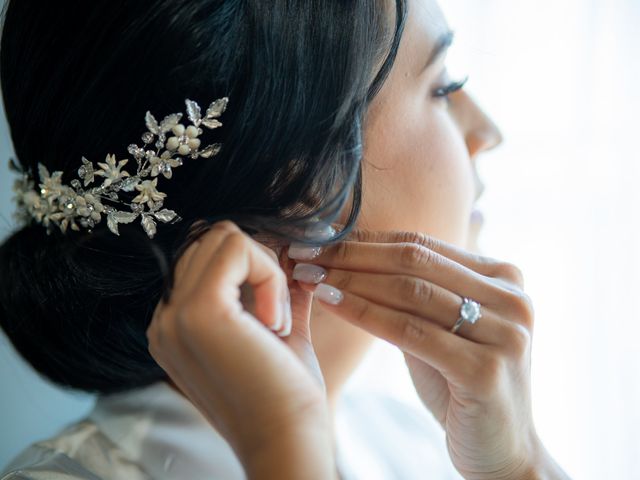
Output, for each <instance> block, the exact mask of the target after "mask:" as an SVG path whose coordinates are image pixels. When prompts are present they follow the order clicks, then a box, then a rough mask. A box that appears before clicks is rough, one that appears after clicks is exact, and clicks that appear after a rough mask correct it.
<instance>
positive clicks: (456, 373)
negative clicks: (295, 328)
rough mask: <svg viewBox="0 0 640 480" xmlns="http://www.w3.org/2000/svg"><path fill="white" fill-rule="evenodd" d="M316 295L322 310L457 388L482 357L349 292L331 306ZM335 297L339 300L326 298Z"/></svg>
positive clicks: (427, 325) (476, 349)
mask: <svg viewBox="0 0 640 480" xmlns="http://www.w3.org/2000/svg"><path fill="white" fill-rule="evenodd" d="M319 291H320V289H317V290H316V296H317V298H318V299H319V300H320V302H319V303H320V304H321V305H322V306H323V307H324V308H326V309H327V310H329V311H331V312H333V313H335V314H336V315H338V316H340V317H342V318H344V319H345V320H347V321H349V322H350V323H352V324H353V325H355V326H357V327H360V328H362V329H364V330H366V331H367V332H369V333H371V334H372V335H375V336H376V337H378V338H381V339H383V340H386V341H388V342H390V343H392V344H393V345H395V346H397V347H398V348H400V349H401V350H402V351H403V352H407V353H410V354H411V355H413V356H415V357H417V358H419V359H421V360H422V361H424V362H426V363H428V364H429V365H431V366H432V367H433V368H435V369H437V370H438V371H439V372H440V373H442V375H444V376H445V377H446V378H447V379H449V380H451V381H454V382H456V383H457V384H459V385H465V384H466V383H468V380H469V378H470V376H471V375H472V374H473V367H474V366H475V365H477V363H478V361H479V359H481V358H482V357H483V354H484V353H485V349H486V347H484V346H482V345H479V344H477V343H474V342H472V341H470V340H468V339H466V338H463V337H461V336H459V335H455V334H452V333H450V332H449V331H447V330H446V329H445V328H443V327H441V326H440V325H437V324H435V323H432V322H428V321H426V320H424V319H422V318H419V317H416V316H415V315H411V314H409V313H406V312H401V311H398V310H394V309H392V308H389V307H386V306H384V305H379V304H377V303H374V302H370V301H369V300H366V299H364V298H362V297H360V296H358V295H355V294H353V293H351V292H342V297H341V298H342V299H341V300H340V301H339V302H338V303H337V304H332V303H329V302H328V301H326V300H325V299H324V298H323V297H325V298H326V291H325V292H323V293H322V294H320V295H318V292H319ZM336 297H337V298H339V297H340V296H339V295H333V296H329V297H328V298H329V299H331V298H333V299H335V298H336ZM330 301H335V300H330Z"/></svg>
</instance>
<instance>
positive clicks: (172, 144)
mask: <svg viewBox="0 0 640 480" xmlns="http://www.w3.org/2000/svg"><path fill="white" fill-rule="evenodd" d="M179 145H180V142H179V141H178V138H177V137H171V138H170V139H169V140H167V149H169V150H177V149H178V146H179Z"/></svg>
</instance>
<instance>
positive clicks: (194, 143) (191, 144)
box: [187, 138, 200, 150]
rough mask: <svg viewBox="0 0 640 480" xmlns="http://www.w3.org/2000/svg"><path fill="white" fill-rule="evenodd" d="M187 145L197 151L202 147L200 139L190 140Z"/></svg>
mask: <svg viewBox="0 0 640 480" xmlns="http://www.w3.org/2000/svg"><path fill="white" fill-rule="evenodd" d="M187 143H188V144H189V147H190V148H191V150H197V149H198V148H199V147H200V139H199V138H190V139H189V142H187Z"/></svg>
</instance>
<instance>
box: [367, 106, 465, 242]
mask: <svg viewBox="0 0 640 480" xmlns="http://www.w3.org/2000/svg"><path fill="white" fill-rule="evenodd" d="M425 118H426V119H425ZM364 153H365V156H364V165H363V187H364V194H363V197H364V199H363V205H362V214H361V217H360V222H359V225H360V226H361V227H362V228H368V229H373V230H396V229H397V230H410V231H420V232H424V233H427V234H429V235H433V236H435V237H437V238H440V239H442V240H445V241H447V242H450V243H454V244H458V245H464V244H465V243H466V239H467V236H468V232H469V216H470V214H471V208H472V204H473V199H474V196H475V192H474V181H473V174H472V165H471V161H470V160H469V154H468V152H467V149H466V147H465V144H464V140H463V138H462V136H461V134H460V132H459V131H458V129H457V127H456V126H455V124H454V123H453V121H452V120H451V118H450V116H449V114H448V113H447V112H446V110H444V109H438V110H433V111H430V112H425V111H424V107H422V108H418V109H415V111H414V112H411V110H405V111H404V112H403V114H402V115H394V116H391V118H390V117H387V118H386V119H385V120H384V122H376V121H373V122H371V124H370V125H369V126H368V128H367V131H366V134H365V152H364Z"/></svg>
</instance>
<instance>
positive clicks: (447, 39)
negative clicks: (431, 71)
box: [421, 30, 455, 72]
mask: <svg viewBox="0 0 640 480" xmlns="http://www.w3.org/2000/svg"><path fill="white" fill-rule="evenodd" d="M454 37H455V33H454V32H453V31H452V30H449V31H448V32H446V33H445V34H443V35H441V36H440V38H438V41H437V42H436V45H435V47H433V50H431V53H430V54H429V58H428V60H427V63H426V64H425V66H424V67H422V70H421V71H422V72H424V71H425V70H426V69H427V68H429V67H430V66H431V65H432V64H433V63H434V62H435V61H436V60H437V59H438V58H439V57H440V56H441V55H442V54H443V53H444V52H446V51H447V49H448V48H449V47H450V46H451V44H452V43H453V38H454Z"/></svg>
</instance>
